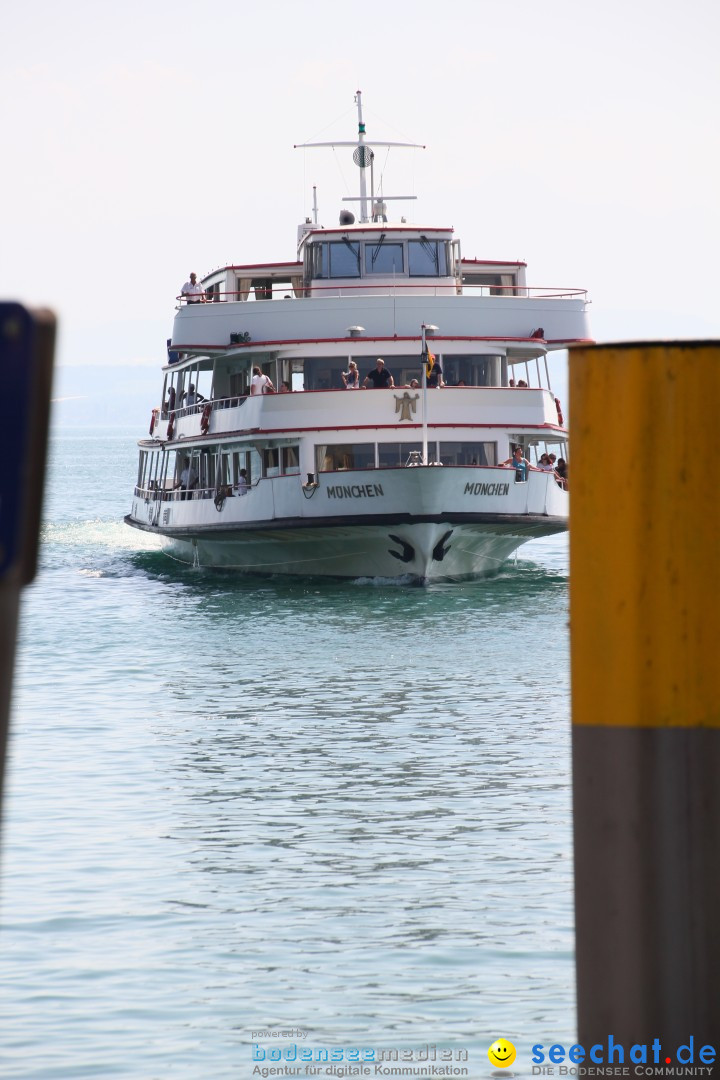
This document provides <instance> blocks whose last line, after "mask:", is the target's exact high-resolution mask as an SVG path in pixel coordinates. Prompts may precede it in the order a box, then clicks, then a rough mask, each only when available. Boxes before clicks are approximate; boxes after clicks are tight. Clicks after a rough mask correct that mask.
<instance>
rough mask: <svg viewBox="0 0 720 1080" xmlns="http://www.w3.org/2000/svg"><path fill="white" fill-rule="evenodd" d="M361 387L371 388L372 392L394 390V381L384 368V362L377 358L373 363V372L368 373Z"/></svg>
mask: <svg viewBox="0 0 720 1080" xmlns="http://www.w3.org/2000/svg"><path fill="white" fill-rule="evenodd" d="M363 386H365V387H368V386H372V388H373V389H374V390H386V389H390V390H392V389H394V387H395V381H394V379H393V377H392V375H391V374H390V372H389V371H388V370H387V368H386V367H385V361H384V360H382V359H381V358H380V357H379V356H378V358H377V360H376V362H375V370H374V371H369V372H368V374H367V375H366V376H365V378H364V379H363Z"/></svg>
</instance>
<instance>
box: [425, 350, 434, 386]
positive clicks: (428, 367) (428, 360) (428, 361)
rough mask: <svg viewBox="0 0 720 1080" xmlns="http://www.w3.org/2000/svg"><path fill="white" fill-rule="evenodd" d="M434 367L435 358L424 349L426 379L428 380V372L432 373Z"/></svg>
mask: <svg viewBox="0 0 720 1080" xmlns="http://www.w3.org/2000/svg"><path fill="white" fill-rule="evenodd" d="M434 366H435V357H434V356H433V354H432V353H431V352H430V349H429V348H427V347H426V349H425V374H426V375H427V377H428V379H429V378H430V372H431V371H432V369H433V367H434Z"/></svg>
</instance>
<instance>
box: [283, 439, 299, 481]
mask: <svg viewBox="0 0 720 1080" xmlns="http://www.w3.org/2000/svg"><path fill="white" fill-rule="evenodd" d="M299 450H300V448H299V447H298V446H284V447H283V448H282V451H281V461H282V471H283V473H284V475H285V476H287V475H288V474H289V473H299V472H300V457H299Z"/></svg>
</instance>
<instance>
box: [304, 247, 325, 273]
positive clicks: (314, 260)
mask: <svg viewBox="0 0 720 1080" xmlns="http://www.w3.org/2000/svg"><path fill="white" fill-rule="evenodd" d="M308 262H309V264H310V277H311V278H324V277H327V244H311V245H310V253H309V256H308Z"/></svg>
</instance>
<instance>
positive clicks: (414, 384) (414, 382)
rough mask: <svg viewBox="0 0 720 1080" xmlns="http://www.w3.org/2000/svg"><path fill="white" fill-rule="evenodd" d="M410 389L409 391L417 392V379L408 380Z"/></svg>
mask: <svg viewBox="0 0 720 1080" xmlns="http://www.w3.org/2000/svg"><path fill="white" fill-rule="evenodd" d="M410 389H411V390H419V389H420V383H419V382H418V381H417V379H411V380H410Z"/></svg>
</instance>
